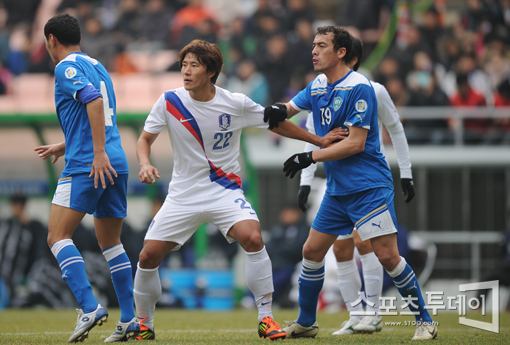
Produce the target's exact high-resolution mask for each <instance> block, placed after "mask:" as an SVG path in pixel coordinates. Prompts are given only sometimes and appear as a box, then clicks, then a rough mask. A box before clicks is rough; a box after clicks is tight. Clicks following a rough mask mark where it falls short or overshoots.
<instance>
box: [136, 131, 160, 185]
mask: <svg viewBox="0 0 510 345" xmlns="http://www.w3.org/2000/svg"><path fill="white" fill-rule="evenodd" d="M158 135H159V133H156V134H153V133H149V132H146V131H142V134H140V138H138V143H137V145H136V157H137V158H138V162H139V163H140V173H139V174H138V178H139V179H140V182H142V183H147V184H153V183H155V182H156V179H155V178H154V176H156V177H157V178H158V179H159V178H161V177H160V176H159V171H158V169H156V168H155V167H153V166H152V164H151V162H150V160H149V157H150V155H151V146H152V143H154V140H156V138H157V137H158Z"/></svg>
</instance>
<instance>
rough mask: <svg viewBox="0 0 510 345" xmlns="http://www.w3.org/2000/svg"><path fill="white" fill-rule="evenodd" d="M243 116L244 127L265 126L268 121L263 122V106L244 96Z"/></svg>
mask: <svg viewBox="0 0 510 345" xmlns="http://www.w3.org/2000/svg"><path fill="white" fill-rule="evenodd" d="M242 107H243V118H244V121H245V125H246V127H255V128H267V127H268V126H269V124H268V123H265V122H264V107H263V106H261V105H260V104H258V103H255V102H254V101H252V100H251V99H250V97H247V96H244V100H243V105H242Z"/></svg>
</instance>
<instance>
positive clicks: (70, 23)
mask: <svg viewBox="0 0 510 345" xmlns="http://www.w3.org/2000/svg"><path fill="white" fill-rule="evenodd" d="M50 34H51V35H53V36H55V38H56V39H57V40H58V41H59V42H60V44H62V45H63V46H66V47H68V46H76V45H79V44H80V41H81V30H80V23H78V19H76V18H75V17H73V16H71V15H69V14H67V13H64V14H57V15H56V16H54V17H53V18H51V19H50V20H48V22H46V25H44V37H46V39H47V40H48V39H49V38H50Z"/></svg>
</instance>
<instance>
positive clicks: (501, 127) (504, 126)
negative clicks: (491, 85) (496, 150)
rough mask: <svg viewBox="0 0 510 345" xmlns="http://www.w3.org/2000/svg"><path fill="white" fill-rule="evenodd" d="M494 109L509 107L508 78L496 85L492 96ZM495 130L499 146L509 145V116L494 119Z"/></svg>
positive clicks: (509, 77)
mask: <svg viewBox="0 0 510 345" xmlns="http://www.w3.org/2000/svg"><path fill="white" fill-rule="evenodd" d="M494 106H495V107H510V76H508V77H507V78H506V79H505V80H503V81H502V82H501V84H499V85H498V88H497V90H496V92H495V94H494ZM495 128H496V129H497V131H498V133H499V134H500V135H499V138H500V142H501V144H504V145H509V144H510V116H508V117H504V118H496V119H495Z"/></svg>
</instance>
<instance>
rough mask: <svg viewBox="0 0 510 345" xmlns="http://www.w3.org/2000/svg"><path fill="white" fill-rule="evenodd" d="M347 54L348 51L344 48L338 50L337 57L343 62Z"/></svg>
mask: <svg viewBox="0 0 510 345" xmlns="http://www.w3.org/2000/svg"><path fill="white" fill-rule="evenodd" d="M345 54H347V49H345V47H342V48H340V49H338V51H337V57H338V59H339V60H341V59H342V58H344V57H345Z"/></svg>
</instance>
